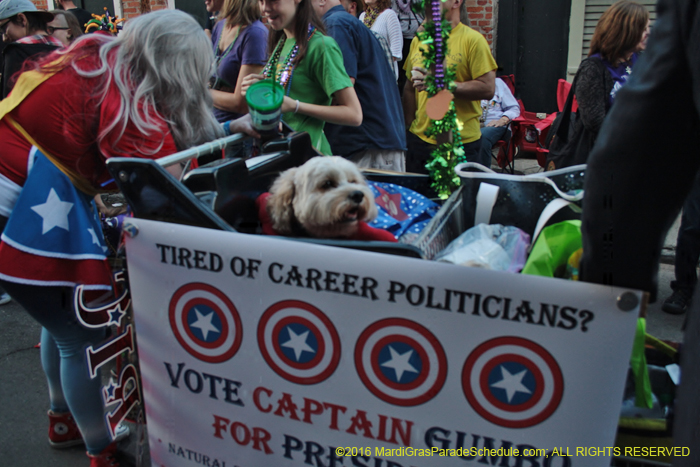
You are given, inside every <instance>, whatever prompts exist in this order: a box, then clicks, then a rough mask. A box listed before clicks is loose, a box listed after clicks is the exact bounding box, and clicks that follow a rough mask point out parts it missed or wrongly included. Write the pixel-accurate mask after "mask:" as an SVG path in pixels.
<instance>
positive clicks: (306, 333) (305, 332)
mask: <svg viewBox="0 0 700 467" xmlns="http://www.w3.org/2000/svg"><path fill="white" fill-rule="evenodd" d="M277 339H278V342H279V345H280V349H281V351H282V353H283V354H284V356H285V357H287V358H288V359H289V360H291V361H293V362H297V363H307V362H310V361H311V360H312V359H313V358H314V357H315V356H316V352H317V351H318V339H316V336H315V335H314V333H313V332H311V330H310V329H309V328H308V327H306V326H304V325H303V324H301V323H290V324H288V325H287V326H285V327H284V328H283V329H282V330H281V331H280V333H279V335H278V336H277Z"/></svg>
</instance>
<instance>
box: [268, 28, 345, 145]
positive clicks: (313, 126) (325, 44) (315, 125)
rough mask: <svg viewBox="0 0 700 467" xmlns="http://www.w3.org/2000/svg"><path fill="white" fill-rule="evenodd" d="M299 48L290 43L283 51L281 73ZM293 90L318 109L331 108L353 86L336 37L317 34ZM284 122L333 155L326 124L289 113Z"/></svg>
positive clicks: (293, 94)
mask: <svg viewBox="0 0 700 467" xmlns="http://www.w3.org/2000/svg"><path fill="white" fill-rule="evenodd" d="M295 44H296V40H294V39H287V40H286V41H285V43H284V47H283V48H282V53H281V54H280V59H279V62H278V63H277V67H278V69H279V68H281V67H282V66H284V61H285V59H286V58H287V55H288V54H289V51H290V50H292V47H294V45H295ZM291 80H292V81H291V83H290V86H291V88H290V89H289V94H288V95H289V97H291V98H292V99H299V100H300V101H302V102H306V103H309V104H317V105H331V99H332V96H333V93H335V92H336V91H340V90H341V89H345V88H349V87H350V86H352V81H350V78H349V77H348V74H347V73H346V72H345V65H344V64H343V54H342V52H341V51H340V47H338V44H337V43H336V42H335V40H334V39H333V38H332V37H328V36H324V35H323V34H321V33H320V32H318V31H316V32H315V33H314V35H313V36H311V40H310V41H309V47H308V49H307V50H306V55H305V56H304V58H303V59H302V60H301V62H300V63H299V64H298V65H297V66H296V67H295V68H294V72H293V73H292V78H291ZM282 119H283V120H284V121H285V123H287V125H289V126H290V127H292V128H293V129H294V130H295V131H306V132H307V133H308V134H309V136H311V143H312V144H313V146H314V147H315V148H316V149H318V150H319V151H320V152H321V153H322V154H325V155H331V154H332V152H331V147H330V145H329V144H328V140H327V139H326V135H325V134H323V125H324V124H325V122H324V121H323V120H319V119H317V118H313V117H308V116H306V115H301V114H295V113H294V112H287V113H285V114H282Z"/></svg>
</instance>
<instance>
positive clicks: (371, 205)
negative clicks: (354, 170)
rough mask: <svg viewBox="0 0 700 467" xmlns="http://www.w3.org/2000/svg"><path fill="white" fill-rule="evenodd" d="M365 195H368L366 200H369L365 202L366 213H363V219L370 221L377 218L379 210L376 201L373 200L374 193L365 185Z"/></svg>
mask: <svg viewBox="0 0 700 467" xmlns="http://www.w3.org/2000/svg"><path fill="white" fill-rule="evenodd" d="M368 195H369V196H368ZM365 196H368V198H367V201H369V202H368V203H367V205H368V206H367V214H365V218H364V219H363V220H364V221H365V222H372V221H373V220H374V219H376V218H377V215H378V214H379V211H378V210H377V202H376V201H375V200H374V193H373V192H372V190H371V189H370V188H369V186H368V187H367V193H365Z"/></svg>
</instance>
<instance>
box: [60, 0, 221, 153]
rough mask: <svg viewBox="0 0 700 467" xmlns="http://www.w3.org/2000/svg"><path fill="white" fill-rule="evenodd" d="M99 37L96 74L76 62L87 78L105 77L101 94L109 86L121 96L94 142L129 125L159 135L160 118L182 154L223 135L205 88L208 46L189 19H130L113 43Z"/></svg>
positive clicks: (169, 14) (163, 13)
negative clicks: (119, 102)
mask: <svg viewBox="0 0 700 467" xmlns="http://www.w3.org/2000/svg"><path fill="white" fill-rule="evenodd" d="M89 36H94V35H89ZM103 37H104V39H103V40H104V43H103V44H102V45H101V46H100V62H101V66H100V67H99V68H98V69H97V70H94V71H86V70H80V68H79V67H77V66H76V65H77V64H74V68H75V69H76V71H77V72H78V73H79V74H81V75H83V76H85V77H97V76H100V75H104V76H105V78H106V80H105V81H106V82H105V84H106V86H105V88H104V91H103V92H106V91H107V88H108V87H109V85H110V84H111V83H112V82H113V83H114V84H116V86H117V88H118V89H119V94H120V95H121V108H120V110H119V112H118V113H117V114H116V115H115V117H114V120H113V121H112V122H110V123H109V125H108V126H107V127H106V128H105V129H104V130H103V131H102V132H101V134H100V135H98V140H102V139H103V138H104V137H105V136H106V135H107V134H109V133H111V132H112V131H114V130H115V129H116V130H117V131H119V132H120V136H121V135H122V134H123V132H124V130H125V128H126V124H127V122H128V121H131V122H132V123H133V124H134V125H136V127H137V128H138V129H139V130H140V131H141V132H143V133H145V134H151V133H154V132H155V133H159V132H160V130H159V128H158V123H157V122H158V117H160V118H162V119H163V120H165V121H166V122H168V124H169V125H170V130H171V132H172V135H173V139H174V140H175V144H176V145H177V146H178V149H180V150H182V149H186V148H188V147H191V146H194V145H197V144H201V143H204V142H207V141H211V140H213V139H215V138H218V137H221V136H223V130H222V129H221V126H220V125H219V123H218V122H217V121H216V119H215V118H214V116H213V113H212V107H213V102H212V98H211V94H210V93H209V90H208V88H207V82H208V80H209V76H210V75H211V71H212V67H213V63H214V54H213V51H212V46H211V43H210V41H209V39H207V36H206V35H205V34H204V31H203V30H202V28H201V27H200V26H199V24H198V23H197V22H196V21H195V20H194V19H193V18H192V17H191V16H190V15H188V14H187V13H184V12H182V11H179V10H159V11H155V12H152V13H147V14H144V15H141V16H138V17H136V18H133V19H129V20H128V21H127V22H126V23H125V27H124V30H123V31H122V32H121V33H120V34H119V36H118V37H117V38H116V39H115V38H109V37H106V36H103ZM92 39H93V40H94V37H93V38H92ZM83 40H89V39H88V37H81V38H80V39H78V40H77V41H76V42H75V43H74V44H73V47H75V46H76V45H78V44H77V42H81V41H83ZM73 47H71V49H72V48H73ZM112 51H114V53H113V54H111V52H112ZM108 56H109V59H108Z"/></svg>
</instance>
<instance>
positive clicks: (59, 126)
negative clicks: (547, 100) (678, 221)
mask: <svg viewBox="0 0 700 467" xmlns="http://www.w3.org/2000/svg"><path fill="white" fill-rule="evenodd" d="M411 1H412V0H393V2H391V3H390V2H389V1H387V0H365V1H363V0H352V1H351V0H260V1H258V0H206V1H205V5H206V9H207V12H208V13H209V14H210V17H209V18H208V21H207V24H206V25H205V27H204V28H202V27H201V26H200V25H199V24H198V23H197V22H196V21H195V20H194V19H192V18H191V17H190V16H189V15H187V14H185V13H182V12H179V11H176V10H166V11H159V12H155V13H150V14H147V15H142V16H139V17H137V18H134V19H130V20H129V21H128V22H127V27H126V28H125V29H124V30H123V31H122V32H121V33H120V34H119V35H118V36H117V37H111V36H107V35H96V34H92V35H86V36H85V37H81V35H82V34H83V30H84V27H81V22H82V25H83V26H84V24H85V23H84V22H83V21H84V18H82V19H80V17H81V15H82V13H81V11H80V9H77V8H76V7H75V5H74V4H73V3H72V1H70V0H59V4H60V5H61V7H62V8H61V10H56V11H54V12H47V11H40V10H37V9H36V7H35V6H34V5H33V3H32V2H31V1H30V0H2V1H0V32H2V35H3V40H4V42H6V43H8V45H7V46H6V47H5V50H4V51H3V58H4V60H3V67H2V86H3V98H4V99H3V100H2V102H0V140H2V141H3V148H2V150H1V154H0V156H1V157H0V231H2V230H3V229H4V228H5V226H6V224H8V223H11V222H12V217H13V216H17V215H18V214H16V212H17V211H19V210H21V209H24V208H25V207H24V206H23V204H22V202H21V201H22V195H23V193H24V194H26V190H24V191H23V187H24V186H25V185H26V184H28V183H29V180H30V179H31V178H32V177H35V176H36V177H38V175H35V173H37V172H38V171H37V170H31V171H30V170H29V167H32V166H33V164H39V163H42V164H43V163H47V164H48V165H50V166H53V167H55V168H57V169H58V170H57V171H55V173H53V175H51V176H50V178H49V180H50V181H51V182H52V183H53V182H54V181H56V183H57V184H60V183H63V185H66V186H74V187H76V188H77V190H74V191H76V193H77V195H76V196H78V197H82V198H84V202H83V204H82V205H83V206H85V209H86V215H87V216H88V217H89V216H91V215H94V212H93V211H94V210H95V209H96V208H95V207H94V205H93V204H92V203H93V197H94V196H95V195H96V194H97V193H99V192H100V191H101V190H104V189H105V184H107V183H108V182H109V179H110V177H109V175H108V173H107V171H106V167H105V161H106V159H107V158H109V157H112V156H119V155H125V154H129V155H131V156H133V157H143V158H150V159H154V158H158V157H161V156H164V155H168V154H172V153H174V152H176V151H178V150H183V149H186V148H188V147H191V146H193V145H196V144H200V143H203V142H206V141H210V140H212V139H215V138H217V137H220V136H222V135H223V134H225V133H232V132H246V133H249V134H255V131H254V129H253V128H252V126H251V121H250V117H249V116H247V115H246V114H247V104H246V100H245V95H246V91H247V90H248V89H249V88H250V86H251V85H253V84H254V83H256V82H258V81H260V80H263V79H268V80H274V81H276V82H278V83H279V84H280V86H281V87H282V88H283V89H284V94H285V96H284V100H283V103H282V107H281V112H282V114H283V117H282V118H283V121H284V122H285V123H286V124H287V125H289V126H290V127H291V128H292V129H293V130H296V131H305V132H307V133H308V134H309V135H310V137H311V141H312V144H313V146H314V147H315V148H316V149H317V150H318V151H319V152H320V153H321V154H325V155H331V154H335V155H341V156H343V157H345V158H347V159H350V160H352V161H354V162H356V163H357V164H358V165H360V166H362V167H370V168H379V169H389V170H394V171H399V172H404V171H410V172H416V173H427V170H426V164H427V162H428V161H429V159H430V157H431V153H432V152H433V150H434V149H435V148H436V146H437V145H438V144H440V143H442V142H445V141H450V140H454V139H456V138H459V139H460V140H461V142H462V144H463V146H464V150H465V157H466V159H467V160H468V161H472V162H479V163H481V164H482V165H485V166H487V167H489V166H490V165H491V157H492V156H491V148H492V146H493V145H494V144H495V142H496V141H498V140H499V139H503V138H504V137H507V132H508V129H509V124H510V122H511V121H512V120H514V119H516V118H517V117H518V115H519V110H520V109H519V105H518V102H517V100H516V99H515V98H514V96H513V95H512V93H511V92H510V90H509V89H508V87H507V86H506V85H505V84H504V83H503V82H502V81H500V80H498V79H496V69H497V64H496V61H495V59H494V57H493V55H492V53H491V49H490V46H489V44H488V42H487V41H486V39H485V38H484V36H483V35H482V34H480V33H479V32H478V31H476V30H475V29H472V28H470V27H469V25H468V21H467V14H466V4H465V0H445V1H443V2H441V5H442V11H443V13H444V18H445V20H446V21H447V22H449V23H450V25H451V34H450V37H449V40H448V43H447V46H448V47H449V49H450V51H451V52H452V53H451V54H449V55H448V56H447V58H446V63H445V66H446V67H451V68H453V69H454V71H455V83H454V84H455V89H454V90H453V99H454V103H455V109H456V113H457V118H458V120H459V121H460V123H461V128H460V130H459V135H450V134H446V135H431V134H430V133H429V132H428V128H429V125H430V124H431V121H430V118H429V117H428V111H427V107H428V95H427V93H426V92H425V90H426V78H427V77H428V76H429V75H430V74H433V73H434V70H431V69H426V68H425V67H424V66H423V63H424V61H423V56H422V49H423V48H424V47H425V45H424V44H423V43H422V42H421V41H420V40H419V39H418V38H417V37H416V32H417V31H418V30H419V28H420V27H421V24H422V22H423V17H422V16H421V15H420V14H418V13H416V12H415V11H414V9H412V8H411ZM82 11H84V10H82ZM649 27H650V21H649V14H648V12H647V11H646V9H644V7H642V6H641V5H639V4H637V3H634V2H629V1H627V0H622V1H620V2H618V3H616V4H614V5H613V6H612V7H611V8H610V9H609V10H608V11H607V12H606V13H605V14H604V15H603V16H602V18H601V19H600V21H599V23H598V26H597V27H596V30H595V33H594V35H593V41H592V43H591V52H590V56H589V57H588V58H587V59H586V60H584V61H583V62H582V64H581V67H580V69H579V72H578V73H577V76H576V78H575V80H574V87H573V91H572V92H574V93H575V96H576V99H577V101H578V105H579V110H578V112H577V118H576V119H575V123H574V132H579V133H581V134H585V135H586V136H585V138H587V139H588V141H589V144H588V150H590V148H592V147H593V146H594V144H595V140H596V138H597V134H598V131H599V130H600V128H601V125H602V123H603V120H604V118H605V116H606V115H607V114H608V113H609V111H610V110H611V108H613V104H614V103H615V102H616V95H617V93H618V91H619V89H620V88H621V87H623V86H624V85H625V84H626V82H627V80H628V78H629V76H630V75H631V73H632V68H633V66H634V65H635V63H636V60H637V56H638V54H639V53H641V52H642V51H643V50H644V48H645V47H646V39H647V36H648V34H649ZM29 57H34V58H33V59H31V60H30V59H29ZM19 71H24V73H22V74H20V73H18V72H19ZM39 115H40V116H41V117H40V118H38V117H37V116H39ZM67 115H70V116H71V117H72V118H66V116H67ZM94 122H99V123H98V124H94ZM587 155H588V154H587V153H586V154H585V156H584V157H583V161H585V158H586V157H587ZM47 161H48V162H47ZM171 170H172V171H173V173H174V175H179V170H180V167H179V166H178V167H174V168H171ZM59 182H60V183H59ZM696 191H698V192H700V190H696ZM51 193H52V194H51V195H49V198H47V200H46V203H47V204H49V202H50V201H51V200H52V199H54V200H55V198H52V197H57V198H59V202H62V201H61V196H63V194H62V193H61V192H56V191H52V192H51ZM689 202H690V201H689ZM693 203H694V204H693V206H697V203H698V201H697V199H694V201H693ZM691 207H692V206H691ZM91 209H92V211H91ZM688 212H689V213H690V212H691V210H690V209H689V210H688ZM692 212H697V210H696V211H692ZM688 217H690V215H689V216H688ZM694 217H695V218H694V219H691V220H688V221H686V220H685V217H684V224H686V223H687V224H689V225H690V224H691V223H692V225H693V226H695V225H697V219H696V218H697V216H694ZM44 225H45V226H46V224H44ZM44 228H46V227H44ZM51 228H58V229H60V228H64V229H65V228H66V227H65V226H62V225H60V223H55V222H54V225H53V226H52V227H51ZM681 230H682V233H683V235H684V238H686V237H688V238H692V239H693V240H692V241H693V242H695V243H693V245H698V244H700V241H698V240H695V239H694V238H695V237H694V236H697V235H696V234H693V235H690V234H687V235H686V233H687V232H689V231H691V230H692V231H697V230H700V229H698V228H691V227H688V228H687V229H685V228H682V229H681ZM44 233H46V232H43V233H41V235H43V234H44ZM679 242H680V236H679ZM692 250H693V252H694V253H692V254H693V255H694V256H693V257H694V263H695V264H696V263H697V256H699V255H700V247H697V246H693V248H692ZM18 258H21V264H22V265H23V266H22V268H19V269H17V268H16V267H15V268H10V267H8V266H7V264H9V262H13V264H17V259H18ZM691 259H692V258H691ZM686 262H687V261H686ZM49 263H50V261H49ZM47 264H48V263H47V260H46V258H45V257H43V256H41V255H34V254H33V253H31V252H27V251H20V249H18V248H16V245H14V246H13V244H11V243H10V242H8V241H6V240H5V238H4V237H3V242H0V286H2V287H4V288H5V290H7V291H8V293H9V295H10V296H12V298H14V299H15V300H16V301H17V302H19V303H20V304H21V305H22V306H23V307H24V308H25V309H26V310H27V311H28V312H29V313H30V314H31V315H32V317H34V318H35V319H36V320H37V321H38V322H39V323H40V324H41V325H42V326H43V331H42V346H41V349H42V350H41V352H42V364H43V367H44V370H45V372H46V376H47V379H48V382H49V390H50V404H51V405H50V412H49V419H50V426H51V430H50V432H49V439H50V442H51V443H52V444H53V445H55V446H58V447H60V446H64V445H70V444H71V443H72V444H75V443H76V442H84V443H85V444H86V447H87V451H88V455H89V457H90V459H91V467H101V466H103V465H116V464H113V463H112V462H114V461H113V457H114V452H115V449H116V445H115V440H113V439H111V436H110V435H109V430H108V428H107V427H106V426H105V421H104V418H103V416H102V415H103V410H104V407H103V405H102V400H101V392H100V388H99V378H97V379H90V378H88V377H87V375H86V373H85V371H84V369H85V365H86V362H85V358H86V357H85V352H84V349H85V348H86V347H87V346H89V345H94V344H97V343H98V342H99V341H100V340H102V339H103V338H104V335H103V334H102V333H101V332H97V331H95V330H90V329H87V328H84V327H82V326H81V325H80V324H79V323H78V322H77V321H76V317H75V312H74V310H73V305H72V300H71V299H70V298H67V297H70V296H71V294H72V287H74V286H75V285H76V284H78V283H82V282H81V281H82V280H83V279H84V278H85V277H86V274H87V275H90V274H92V276H91V277H93V279H91V280H93V282H94V277H96V276H95V275H94V274H93V273H94V271H95V268H98V269H99V267H101V266H99V265H95V264H93V263H89V261H87V260H83V259H79V260H77V261H76V266H75V267H73V269H74V276H72V277H71V278H70V279H68V280H67V279H66V276H65V273H64V271H63V269H62V268H65V264H63V263H56V264H53V265H49V266H47ZM686 266H687V265H686ZM688 268H690V266H688V267H686V269H688ZM692 270H693V272H694V270H695V268H694V267H692ZM86 271H87V272H86ZM589 273H590V271H589ZM679 274H680V273H679ZM682 274H683V278H682V280H679V281H678V283H679V284H680V283H681V282H683V284H682V285H683V287H684V288H683V289H682V290H683V291H684V292H683V295H682V298H683V299H684V300H685V301H686V302H687V301H689V300H690V294H691V292H689V291H688V290H692V286H693V285H694V282H696V281H697V278H696V277H691V275H690V273H688V272H683V273H682ZM98 276H99V275H98ZM686 279H687V281H686ZM684 281H685V282H688V283H685V282H684ZM91 285H92V286H94V288H96V289H99V288H109V287H110V286H111V284H110V283H109V282H108V281H107V282H104V281H103V282H99V281H98V282H94V283H92V284H91ZM680 287H681V286H680V285H679V289H678V290H681V289H680ZM3 300H4V301H7V300H9V296H6V294H5V295H4V296H3V297H2V298H0V303H2V302H3ZM677 308H678V307H677ZM685 308H687V303H685V304H684V307H682V309H683V311H684V310H685ZM58 423H62V424H64V425H66V426H68V427H69V428H70V430H69V432H68V433H69V434H68V435H66V433H65V432H64V433H62V434H57V433H56V431H55V430H53V428H54V427H55V426H56V424H58ZM66 436H67V437H66Z"/></svg>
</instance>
